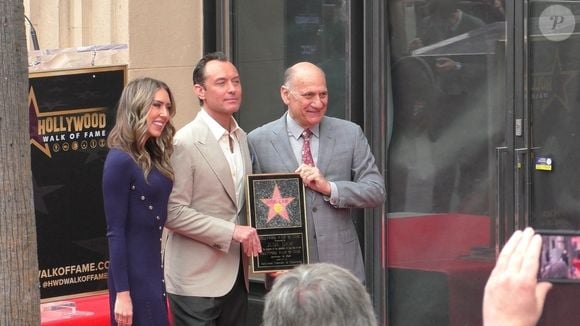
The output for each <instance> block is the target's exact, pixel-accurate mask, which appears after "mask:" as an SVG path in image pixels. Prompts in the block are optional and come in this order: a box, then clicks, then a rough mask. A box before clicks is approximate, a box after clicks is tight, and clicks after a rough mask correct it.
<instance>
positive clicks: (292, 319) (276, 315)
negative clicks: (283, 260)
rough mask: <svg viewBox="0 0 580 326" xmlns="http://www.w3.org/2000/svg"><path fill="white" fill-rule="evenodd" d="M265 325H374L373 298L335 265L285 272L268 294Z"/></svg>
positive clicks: (354, 279)
mask: <svg viewBox="0 0 580 326" xmlns="http://www.w3.org/2000/svg"><path fill="white" fill-rule="evenodd" d="M263 321H264V323H263V326H290V325H300V326H308V325H317V326H322V325H333V326H353V325H357V326H375V325H377V322H376V318H375V315H374V311H373V306H372V305H371V298H370V296H369V294H368V293H367V291H366V289H365V287H364V286H363V285H362V283H361V282H360V281H359V280H358V279H357V278H356V277H355V276H354V275H352V273H350V272H349V271H347V270H346V269H344V268H341V267H338V266H336V265H332V264H326V263H318V264H310V265H302V266H299V267H296V268H295V269H293V270H291V271H289V272H288V273H284V274H283V275H281V276H279V277H278V279H277V280H276V282H275V284H274V286H273V287H272V290H271V291H270V292H269V293H268V294H267V295H266V303H265V306H264V314H263Z"/></svg>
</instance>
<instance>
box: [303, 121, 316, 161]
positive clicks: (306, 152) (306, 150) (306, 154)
mask: <svg viewBox="0 0 580 326" xmlns="http://www.w3.org/2000/svg"><path fill="white" fill-rule="evenodd" d="M310 136H312V131H311V130H310V129H304V131H303V132H302V140H303V141H304V143H303V144H302V163H304V164H307V165H310V166H314V160H313V159H312V152H310Z"/></svg>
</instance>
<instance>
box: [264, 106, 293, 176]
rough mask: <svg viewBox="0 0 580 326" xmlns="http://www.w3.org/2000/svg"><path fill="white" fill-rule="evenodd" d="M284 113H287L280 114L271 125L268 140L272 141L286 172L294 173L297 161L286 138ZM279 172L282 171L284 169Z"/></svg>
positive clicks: (286, 130)
mask: <svg viewBox="0 0 580 326" xmlns="http://www.w3.org/2000/svg"><path fill="white" fill-rule="evenodd" d="M286 114H288V112H286V113H285V114H284V115H282V118H280V119H278V121H277V122H276V123H275V124H274V126H273V127H272V138H271V139H270V142H271V143H272V147H274V150H276V152H277V153H278V157H279V158H280V160H281V161H282V162H283V164H284V167H286V170H287V171H286V172H287V173H294V171H295V170H296V168H298V162H297V161H296V157H295V156H294V152H293V151H292V147H291V146H290V140H289V139H288V129H287V128H286ZM279 172H280V173H283V172H284V171H279Z"/></svg>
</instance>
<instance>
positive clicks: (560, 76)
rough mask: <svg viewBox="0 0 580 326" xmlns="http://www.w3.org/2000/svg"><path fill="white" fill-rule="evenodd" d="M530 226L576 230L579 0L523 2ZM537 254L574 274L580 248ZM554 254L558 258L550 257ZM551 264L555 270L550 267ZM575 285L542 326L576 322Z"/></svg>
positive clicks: (559, 295)
mask: <svg viewBox="0 0 580 326" xmlns="http://www.w3.org/2000/svg"><path fill="white" fill-rule="evenodd" d="M528 8H529V10H528V15H529V17H528V20H527V27H528V28H527V29H528V35H527V36H528V46H527V51H528V55H527V58H528V61H529V62H528V65H527V72H528V73H527V76H528V79H527V80H526V83H527V85H528V87H529V92H528V94H527V95H528V98H527V103H528V106H527V110H528V112H529V121H528V123H527V124H526V125H527V127H529V134H530V137H529V140H528V148H529V149H530V150H529V156H530V158H529V160H528V162H527V163H528V169H527V170H528V175H529V181H528V183H529V187H528V189H527V193H524V196H525V197H527V198H529V199H530V208H529V213H528V214H526V215H525V216H529V221H528V222H529V224H531V225H532V226H533V227H534V228H536V229H558V230H573V231H577V230H579V228H580V169H579V166H580V150H579V148H580V143H579V140H580V56H579V53H580V27H579V26H578V23H579V21H578V19H579V17H580V1H545V0H543V1H538V0H532V1H529V2H528ZM544 245H545V246H549V247H551V248H553V249H552V250H550V254H549V255H546V256H545V257H542V259H545V260H546V261H549V262H550V264H558V265H559V266H566V267H567V268H566V270H567V271H566V272H564V273H563V274H561V275H558V277H563V278H566V277H571V276H572V275H576V274H577V273H578V271H577V270H576V267H575V266H576V265H578V264H577V263H576V262H578V261H580V246H579V245H578V244H577V243H575V242H574V243H570V245H569V246H559V245H558V243H557V239H556V240H555V241H554V242H553V243H545V244H544ZM554 253H557V254H556V255H554ZM553 266H556V265H553ZM578 302H580V290H579V289H578V287H577V286H570V285H561V284H559V285H556V286H554V287H553V289H552V290H551V292H550V294H549V295H548V298H547V300H546V304H545V306H544V312H543V316H542V319H541V321H540V325H573V324H577V321H578V320H579V319H580V312H579V311H578V309H577V306H578Z"/></svg>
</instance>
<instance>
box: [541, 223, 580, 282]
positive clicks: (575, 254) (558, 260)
mask: <svg viewBox="0 0 580 326" xmlns="http://www.w3.org/2000/svg"><path fill="white" fill-rule="evenodd" d="M541 235H542V252H541V254H540V270H539V275H538V278H539V279H540V280H546V281H552V282H554V281H555V282H558V281H562V282H578V281H580V235H579V234H574V235H570V234H541Z"/></svg>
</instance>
